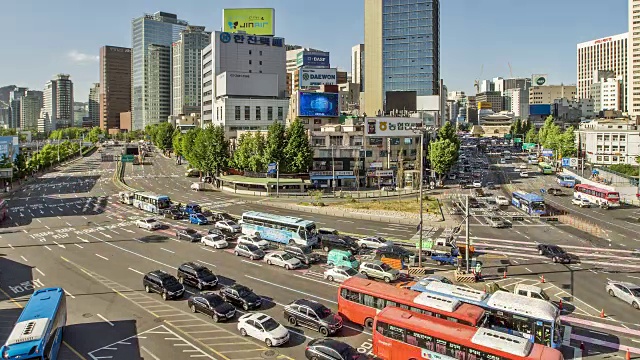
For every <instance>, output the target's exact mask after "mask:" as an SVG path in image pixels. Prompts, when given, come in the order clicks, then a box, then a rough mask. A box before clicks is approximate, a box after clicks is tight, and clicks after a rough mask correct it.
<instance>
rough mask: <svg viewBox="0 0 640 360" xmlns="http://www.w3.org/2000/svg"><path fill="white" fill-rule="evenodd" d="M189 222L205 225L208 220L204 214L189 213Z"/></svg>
mask: <svg viewBox="0 0 640 360" xmlns="http://www.w3.org/2000/svg"><path fill="white" fill-rule="evenodd" d="M189 222H190V223H192V224H196V225H207V224H208V223H209V220H207V218H206V217H205V216H204V215H202V214H200V213H197V214H191V215H189Z"/></svg>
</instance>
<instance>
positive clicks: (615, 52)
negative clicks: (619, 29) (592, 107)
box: [576, 3, 640, 99]
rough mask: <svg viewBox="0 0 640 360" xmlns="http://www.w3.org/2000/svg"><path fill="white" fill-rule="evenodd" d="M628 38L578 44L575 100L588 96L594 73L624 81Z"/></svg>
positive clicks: (607, 38)
mask: <svg viewBox="0 0 640 360" xmlns="http://www.w3.org/2000/svg"><path fill="white" fill-rule="evenodd" d="M639 4H640V3H639ZM628 38H629V33H624V34H618V35H612V36H607V37H604V38H600V39H596V40H591V41H586V42H583V43H580V44H578V50H577V64H578V67H577V70H578V76H577V79H578V82H577V92H576V96H577V98H579V99H586V98H588V97H589V96H590V92H591V84H593V72H594V71H599V70H608V71H613V73H614V77H618V76H621V77H622V78H624V79H625V81H626V79H627V56H628V55H627V46H628V45H627V44H628ZM596 81H597V80H596Z"/></svg>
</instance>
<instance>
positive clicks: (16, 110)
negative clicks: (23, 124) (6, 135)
mask: <svg viewBox="0 0 640 360" xmlns="http://www.w3.org/2000/svg"><path fill="white" fill-rule="evenodd" d="M25 91H27V88H26V87H16V88H14V89H13V90H11V92H9V109H10V111H9V123H8V125H9V128H10V129H15V128H17V127H19V126H20V99H22V97H23V96H24V93H25Z"/></svg>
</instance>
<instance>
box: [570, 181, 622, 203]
mask: <svg viewBox="0 0 640 360" xmlns="http://www.w3.org/2000/svg"><path fill="white" fill-rule="evenodd" d="M573 197H574V198H576V199H587V200H589V202H590V203H592V204H595V205H598V206H601V207H605V208H609V207H617V206H620V194H619V193H618V192H617V191H613V190H607V189H603V188H599V187H596V186H593V185H587V184H577V185H576V186H574V187H573Z"/></svg>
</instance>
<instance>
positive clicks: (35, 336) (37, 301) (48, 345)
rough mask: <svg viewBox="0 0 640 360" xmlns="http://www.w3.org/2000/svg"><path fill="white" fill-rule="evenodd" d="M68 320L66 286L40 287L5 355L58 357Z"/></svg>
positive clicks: (52, 359) (25, 358) (1, 351)
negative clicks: (64, 287) (63, 287)
mask: <svg viewBox="0 0 640 360" xmlns="http://www.w3.org/2000/svg"><path fill="white" fill-rule="evenodd" d="M66 324H67V303H66V295H65V293H64V290H63V289H62V288H45V289H39V290H36V291H35V292H34V293H33V294H32V295H31V298H30V299H29V301H28V302H27V304H26V305H25V307H24V309H23V310H22V313H21V314H20V317H18V320H17V321H16V324H15V326H14V327H13V330H12V331H11V333H10V334H9V337H8V338H7V341H6V342H5V344H4V346H2V347H1V348H0V356H1V357H2V359H20V360H28V359H36V360H56V359H57V358H58V351H60V346H61V344H62V334H63V329H64V327H65V325H66Z"/></svg>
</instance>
